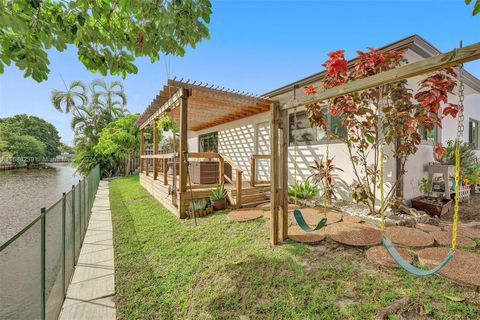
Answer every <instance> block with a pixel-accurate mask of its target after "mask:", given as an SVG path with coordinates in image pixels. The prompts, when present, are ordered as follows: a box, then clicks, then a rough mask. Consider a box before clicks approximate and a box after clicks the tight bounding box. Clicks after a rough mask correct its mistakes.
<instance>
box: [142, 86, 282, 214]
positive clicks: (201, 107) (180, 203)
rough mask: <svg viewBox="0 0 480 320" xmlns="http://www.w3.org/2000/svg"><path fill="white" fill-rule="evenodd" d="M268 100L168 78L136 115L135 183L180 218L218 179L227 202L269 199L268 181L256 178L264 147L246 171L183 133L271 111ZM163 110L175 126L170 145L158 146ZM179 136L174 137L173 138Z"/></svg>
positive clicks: (251, 202)
mask: <svg viewBox="0 0 480 320" xmlns="http://www.w3.org/2000/svg"><path fill="white" fill-rule="evenodd" d="M272 104H273V102H272V101H270V100H268V99H265V98H263V97H258V96H254V95H251V94H245V93H240V92H234V91H232V90H225V89H219V88H213V87H212V86H206V85H201V84H195V83H189V82H183V81H176V80H168V83H167V84H166V85H165V86H164V87H163V89H162V90H161V91H160V93H159V94H158V95H157V96H156V97H155V99H154V100H153V101H152V103H151V104H150V106H149V107H148V108H147V109H146V111H145V112H144V113H143V114H142V115H141V116H140V117H139V119H138V120H137V123H136V124H137V126H138V127H139V128H140V132H141V143H140V151H141V156H140V158H141V161H140V183H141V185H142V186H143V187H144V188H146V189H147V190H148V192H149V193H151V194H152V195H153V196H154V197H155V198H156V199H157V200H158V201H160V202H161V203H162V204H163V205H164V206H165V207H167V208H168V209H169V210H170V211H172V212H173V213H175V214H176V215H177V216H178V217H179V218H185V217H186V211H187V209H188V205H189V203H190V202H191V201H192V199H202V198H208V197H209V195H210V193H211V191H212V190H213V189H214V188H216V187H217V186H218V185H220V184H223V185H224V187H225V189H226V191H227V199H228V201H229V202H230V204H231V205H233V206H235V207H237V208H239V207H242V206H252V205H256V204H260V203H263V202H267V201H269V196H268V194H267V191H269V186H270V181H268V180H265V179H259V178H257V176H256V174H255V172H256V171H257V170H256V167H257V166H258V163H259V162H261V161H269V160H270V155H269V154H268V153H262V154H252V155H251V156H250V167H249V168H247V171H248V169H250V171H251V174H250V175H248V176H246V175H245V173H244V170H245V168H242V167H241V166H239V165H238V164H237V163H236V162H235V161H234V160H232V157H230V156H229V155H228V154H225V153H222V152H218V150H198V151H199V152H191V150H189V142H188V135H189V133H192V132H198V131H201V130H205V129H208V128H212V127H215V126H219V125H222V124H227V123H229V122H233V121H236V120H240V119H244V118H247V117H251V116H255V115H257V114H261V113H265V112H268V111H270V108H271V105H272ZM165 116H168V117H170V118H171V119H173V120H174V123H175V124H176V125H177V126H178V132H174V133H173V137H172V142H173V148H172V149H171V150H168V151H167V152H165V150H160V148H159V142H160V141H159V140H160V139H159V138H160V136H161V134H159V127H158V122H159V120H160V119H161V118H162V117H165ZM177 139H178V141H177Z"/></svg>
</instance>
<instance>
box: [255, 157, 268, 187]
mask: <svg viewBox="0 0 480 320" xmlns="http://www.w3.org/2000/svg"><path fill="white" fill-rule="evenodd" d="M258 160H268V161H270V155H269V154H252V156H251V157H250V171H251V173H250V185H251V186H252V187H255V186H256V185H259V184H270V180H257V162H258Z"/></svg>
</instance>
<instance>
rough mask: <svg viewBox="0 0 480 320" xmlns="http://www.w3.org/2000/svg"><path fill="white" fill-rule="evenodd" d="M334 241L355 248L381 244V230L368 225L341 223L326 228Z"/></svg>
mask: <svg viewBox="0 0 480 320" xmlns="http://www.w3.org/2000/svg"><path fill="white" fill-rule="evenodd" d="M325 232H326V233H327V234H328V235H329V236H330V238H332V240H334V241H336V242H339V243H342V244H346V245H349V246H355V247H365V246H373V245H377V244H380V241H381V240H380V230H378V229H375V228H373V227H370V226H368V225H366V224H360V223H349V222H339V223H335V224H332V225H329V226H327V227H325Z"/></svg>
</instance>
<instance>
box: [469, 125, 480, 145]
mask: <svg viewBox="0 0 480 320" xmlns="http://www.w3.org/2000/svg"><path fill="white" fill-rule="evenodd" d="M478 126H479V122H478V121H477V120H473V119H470V120H469V121H468V143H470V145H471V146H472V147H473V148H474V149H478Z"/></svg>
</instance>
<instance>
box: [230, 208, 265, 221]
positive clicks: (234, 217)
mask: <svg viewBox="0 0 480 320" xmlns="http://www.w3.org/2000/svg"><path fill="white" fill-rule="evenodd" d="M262 214H263V210H260V209H256V208H244V209H236V210H233V211H230V212H229V213H228V215H227V216H228V219H229V220H230V221H238V222H243V221H249V220H255V219H258V218H260V217H261V216H262Z"/></svg>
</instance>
